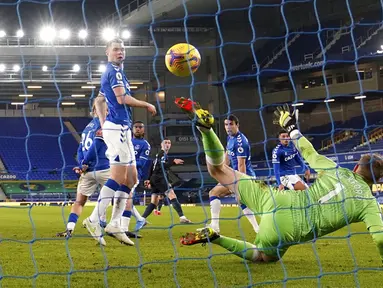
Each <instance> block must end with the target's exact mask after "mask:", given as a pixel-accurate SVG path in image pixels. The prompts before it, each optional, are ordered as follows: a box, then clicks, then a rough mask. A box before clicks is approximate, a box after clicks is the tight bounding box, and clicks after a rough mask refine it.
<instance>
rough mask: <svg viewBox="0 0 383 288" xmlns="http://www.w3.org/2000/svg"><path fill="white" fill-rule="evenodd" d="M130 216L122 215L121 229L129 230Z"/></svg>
mask: <svg viewBox="0 0 383 288" xmlns="http://www.w3.org/2000/svg"><path fill="white" fill-rule="evenodd" d="M129 224H130V217H124V216H122V217H121V229H122V231H124V232H128V231H129Z"/></svg>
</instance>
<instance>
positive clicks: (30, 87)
mask: <svg viewBox="0 0 383 288" xmlns="http://www.w3.org/2000/svg"><path fill="white" fill-rule="evenodd" d="M41 88H43V86H40V85H29V86H28V89H41Z"/></svg>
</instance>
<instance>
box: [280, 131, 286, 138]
mask: <svg viewBox="0 0 383 288" xmlns="http://www.w3.org/2000/svg"><path fill="white" fill-rule="evenodd" d="M285 133H287V132H286V131H285V130H280V131H279V133H278V138H279V136H281V134H285Z"/></svg>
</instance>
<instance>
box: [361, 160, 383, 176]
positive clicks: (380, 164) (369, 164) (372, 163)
mask: <svg viewBox="0 0 383 288" xmlns="http://www.w3.org/2000/svg"><path fill="white" fill-rule="evenodd" d="M358 165H359V169H358V170H359V174H360V175H362V176H363V178H364V179H366V180H367V181H369V182H374V180H375V181H378V180H379V179H380V178H382V177H383V158H382V156H380V155H379V154H373V155H372V156H371V155H364V156H362V157H361V158H360V160H359V161H358ZM371 168H372V169H371ZM371 172H372V173H371Z"/></svg>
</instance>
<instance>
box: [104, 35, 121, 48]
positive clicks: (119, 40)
mask: <svg viewBox="0 0 383 288" xmlns="http://www.w3.org/2000/svg"><path fill="white" fill-rule="evenodd" d="M113 43H120V44H124V41H123V40H122V39H121V38H117V37H116V38H113V39H112V40H109V41H108V42H106V49H108V48H109V47H110V46H112V44H113Z"/></svg>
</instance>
